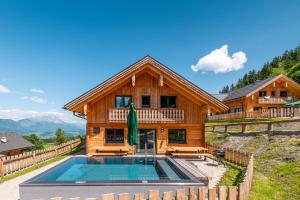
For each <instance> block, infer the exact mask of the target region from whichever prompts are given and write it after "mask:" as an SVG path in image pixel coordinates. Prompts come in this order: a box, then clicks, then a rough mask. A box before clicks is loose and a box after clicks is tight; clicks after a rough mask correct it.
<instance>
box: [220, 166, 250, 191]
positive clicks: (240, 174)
mask: <svg viewBox="0 0 300 200" xmlns="http://www.w3.org/2000/svg"><path fill="white" fill-rule="evenodd" d="M225 164H226V165H227V167H228V169H227V171H226V173H225V174H224V176H223V177H222V179H221V181H220V183H219V185H227V186H236V185H238V184H239V183H241V182H243V178H244V174H245V170H246V169H245V168H243V167H241V166H238V165H235V164H232V163H229V162H225Z"/></svg>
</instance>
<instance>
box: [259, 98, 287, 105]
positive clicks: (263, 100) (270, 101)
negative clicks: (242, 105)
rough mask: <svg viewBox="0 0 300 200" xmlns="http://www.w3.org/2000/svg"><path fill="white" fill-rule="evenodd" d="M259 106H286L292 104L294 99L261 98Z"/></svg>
mask: <svg viewBox="0 0 300 200" xmlns="http://www.w3.org/2000/svg"><path fill="white" fill-rule="evenodd" d="M257 102H258V103H259V104H286V103H290V102H292V98H288V97H270V98H266V97H259V98H258V99H257Z"/></svg>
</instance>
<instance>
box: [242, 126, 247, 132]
mask: <svg viewBox="0 0 300 200" xmlns="http://www.w3.org/2000/svg"><path fill="white" fill-rule="evenodd" d="M245 132H246V124H242V133H245Z"/></svg>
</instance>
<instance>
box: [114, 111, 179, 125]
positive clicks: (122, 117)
mask: <svg viewBox="0 0 300 200" xmlns="http://www.w3.org/2000/svg"><path fill="white" fill-rule="evenodd" d="M136 112H137V118H138V121H139V123H182V122H184V110H181V109H174V108H138V109H136ZM128 113H129V109H128V108H110V109H109V122H126V121H127V115H128Z"/></svg>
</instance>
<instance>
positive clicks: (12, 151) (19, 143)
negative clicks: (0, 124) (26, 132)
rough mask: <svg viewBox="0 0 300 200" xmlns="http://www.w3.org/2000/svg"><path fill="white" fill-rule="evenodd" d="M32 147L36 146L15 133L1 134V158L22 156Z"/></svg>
mask: <svg viewBox="0 0 300 200" xmlns="http://www.w3.org/2000/svg"><path fill="white" fill-rule="evenodd" d="M31 147H34V145H33V144H31V143H30V142H28V141H27V140H25V139H24V138H23V137H22V136H19V135H17V134H14V133H0V157H1V156H13V155H17V154H21V153H23V152H24V150H25V149H28V148H31Z"/></svg>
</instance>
